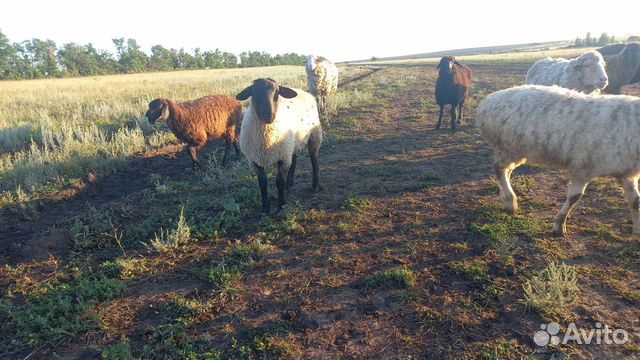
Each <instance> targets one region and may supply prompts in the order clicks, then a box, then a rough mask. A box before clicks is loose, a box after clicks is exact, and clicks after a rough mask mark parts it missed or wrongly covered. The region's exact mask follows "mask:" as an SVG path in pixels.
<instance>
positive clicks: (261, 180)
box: [251, 163, 271, 214]
mask: <svg viewBox="0 0 640 360" xmlns="http://www.w3.org/2000/svg"><path fill="white" fill-rule="evenodd" d="M251 165H252V167H253V171H254V172H255V173H256V175H257V176H258V185H259V186H260V194H261V195H262V212H263V213H265V214H268V213H269V212H270V211H271V205H270V204H269V193H268V192H267V174H265V172H264V168H263V167H262V166H259V165H258V164H256V163H252V164H251Z"/></svg>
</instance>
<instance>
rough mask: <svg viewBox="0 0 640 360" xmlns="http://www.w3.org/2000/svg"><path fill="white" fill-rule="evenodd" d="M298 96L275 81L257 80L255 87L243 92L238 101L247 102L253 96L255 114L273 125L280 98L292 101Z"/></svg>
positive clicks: (252, 104)
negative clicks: (291, 99)
mask: <svg viewBox="0 0 640 360" xmlns="http://www.w3.org/2000/svg"><path fill="white" fill-rule="evenodd" d="M296 95H297V94H296V92H295V91H293V90H291V89H289V88H288V87H284V86H280V85H278V83H277V82H276V81H275V80H273V79H257V80H254V81H253V85H251V86H249V87H248V88H246V89H244V90H242V92H240V94H238V95H237V96H236V99H238V100H246V99H248V98H249V96H251V106H252V107H253V112H254V114H255V115H256V116H257V117H258V118H259V119H260V120H262V121H264V122H265V123H267V124H271V123H272V122H273V121H274V120H275V118H276V113H277V112H278V103H279V101H278V99H279V97H280V96H282V97H285V98H287V99H290V98H293V97H295V96H296Z"/></svg>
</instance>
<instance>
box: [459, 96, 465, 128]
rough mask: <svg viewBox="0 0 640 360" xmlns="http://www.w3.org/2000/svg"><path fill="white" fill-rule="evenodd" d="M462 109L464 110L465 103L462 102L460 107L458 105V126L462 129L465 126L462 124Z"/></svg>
mask: <svg viewBox="0 0 640 360" xmlns="http://www.w3.org/2000/svg"><path fill="white" fill-rule="evenodd" d="M462 109H464V102H461V103H460V105H458V125H460V126H461V127H462V126H463V124H462Z"/></svg>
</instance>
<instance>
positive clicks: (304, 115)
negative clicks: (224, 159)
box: [240, 89, 322, 167]
mask: <svg viewBox="0 0 640 360" xmlns="http://www.w3.org/2000/svg"><path fill="white" fill-rule="evenodd" d="M293 90H294V91H295V92H296V93H297V94H298V95H297V96H296V97H294V98H291V99H287V98H285V97H283V96H280V97H279V99H278V110H277V112H276V116H275V119H274V121H273V122H272V123H271V124H267V123H265V122H264V121H262V120H260V119H258V117H257V116H256V115H255V113H254V110H253V108H254V106H253V98H251V103H250V104H249V108H248V109H247V111H246V112H245V113H244V117H243V119H242V128H241V131H240V148H241V149H242V152H243V153H244V154H245V156H246V157H247V159H248V160H249V162H252V163H256V164H257V165H259V166H262V167H264V166H269V165H273V164H275V163H277V162H278V161H283V162H284V163H285V164H286V165H287V166H288V165H290V164H291V157H292V155H293V154H294V153H298V152H299V151H301V150H302V149H304V148H305V147H306V146H307V143H308V141H309V136H311V134H316V136H318V141H321V140H322V127H321V125H320V118H319V116H318V106H317V104H316V100H315V98H314V97H313V96H312V95H311V94H309V93H308V92H306V91H304V90H300V89H293Z"/></svg>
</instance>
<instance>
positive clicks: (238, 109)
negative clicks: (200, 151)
mask: <svg viewBox="0 0 640 360" xmlns="http://www.w3.org/2000/svg"><path fill="white" fill-rule="evenodd" d="M166 102H167V104H168V106H169V119H167V124H168V125H169V128H171V131H172V132H173V133H174V134H175V135H176V137H177V138H178V139H180V140H181V141H183V142H185V143H187V144H189V145H191V146H195V147H200V146H204V145H205V144H206V143H207V141H208V140H217V139H220V138H224V139H225V141H226V142H228V143H234V142H235V141H236V137H237V133H236V132H237V131H238V130H239V129H240V123H241V121H242V103H241V102H240V101H238V100H236V99H235V98H232V97H230V96H222V95H214V96H206V97H203V98H200V99H196V100H193V101H187V102H183V103H180V104H178V103H176V102H175V101H173V100H169V99H167V100H166Z"/></svg>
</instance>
